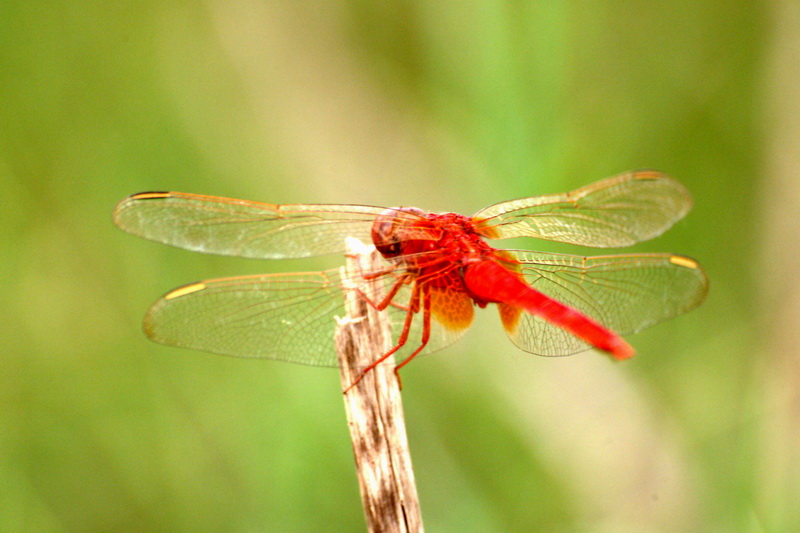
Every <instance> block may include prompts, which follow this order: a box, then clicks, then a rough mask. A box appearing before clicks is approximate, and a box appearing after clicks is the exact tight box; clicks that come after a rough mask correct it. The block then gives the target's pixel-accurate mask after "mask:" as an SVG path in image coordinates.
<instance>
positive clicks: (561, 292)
mask: <svg viewBox="0 0 800 533" xmlns="http://www.w3.org/2000/svg"><path fill="white" fill-rule="evenodd" d="M513 253H514V255H515V258H516V260H517V261H519V262H520V263H521V264H520V272H521V273H522V275H523V277H524V279H525V281H526V282H527V283H528V284H530V285H531V287H533V288H534V289H536V290H538V291H540V292H542V293H544V294H545V295H547V296H549V297H551V298H553V299H555V300H558V301H560V302H562V303H564V304H566V305H568V306H570V307H572V308H573V309H576V310H578V311H580V312H581V313H583V314H585V315H586V316H588V317H590V318H592V319H594V320H596V321H597V322H599V323H600V324H602V325H603V326H605V327H607V328H609V329H611V330H613V331H614V332H616V333H618V334H620V335H627V334H629V333H636V332H638V331H641V330H643V329H645V328H648V327H650V326H652V325H654V324H657V323H659V322H661V321H663V320H667V319H668V318H672V317H674V316H677V315H681V314H683V313H686V312H688V311H690V310H692V309H694V308H695V307H697V306H698V305H700V304H701V303H702V302H703V300H704V299H705V296H706V293H707V292H708V278H707V277H706V275H705V272H704V271H703V269H702V268H701V267H700V265H699V264H698V263H697V262H695V261H694V260H693V259H691V258H688V257H684V256H680V255H672V254H642V255H635V254H630V255H615V256H599V257H579V256H572V255H563V254H544V253H537V252H526V251H514V252H513ZM500 312H501V317H503V324H504V326H505V327H506V331H507V332H508V334H509V336H510V337H511V340H512V341H513V342H514V343H515V344H516V345H517V346H519V347H520V348H522V349H523V350H525V351H528V352H531V353H535V354H538V355H569V354H572V353H577V352H580V351H583V350H586V349H589V348H590V347H591V346H589V345H588V344H586V343H584V342H583V341H581V340H580V339H578V338H576V337H573V336H572V335H570V334H569V333H567V332H566V331H564V330H563V329H561V328H558V327H556V326H553V325H552V324H550V323H548V322H546V321H544V320H542V319H541V318H538V317H535V316H533V315H531V314H528V313H521V314H518V315H515V314H514V313H513V310H511V309H508V308H504V307H502V306H501V309H500ZM509 317H510V318H509Z"/></svg>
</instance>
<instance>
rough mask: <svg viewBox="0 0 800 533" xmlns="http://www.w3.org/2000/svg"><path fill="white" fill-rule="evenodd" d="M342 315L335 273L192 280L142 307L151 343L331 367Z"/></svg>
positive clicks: (338, 283)
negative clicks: (337, 329)
mask: <svg viewBox="0 0 800 533" xmlns="http://www.w3.org/2000/svg"><path fill="white" fill-rule="evenodd" d="M337 315H338V316H344V315H345V313H344V299H343V295H342V289H341V282H340V279H339V273H338V271H337V270H335V269H334V270H330V271H325V272H315V273H297V274H265V275H256V276H242V277H235V278H220V279H214V280H208V281H202V282H198V283H192V284H189V285H185V286H183V287H179V288H177V289H175V290H173V291H170V292H169V293H167V294H166V295H164V296H163V297H162V298H160V299H159V300H158V301H156V302H155V303H154V304H153V305H152V306H151V307H150V309H149V310H148V312H147V314H146V315H145V319H144V331H145V333H146V334H147V336H148V337H150V338H151V339H152V340H154V341H157V342H160V343H162V344H168V345H170V346H178V347H181V348H192V349H195V350H202V351H207V352H212V353H217V354H221V355H230V356H235V357H252V358H266V359H278V360H282V361H289V362H294V363H302V364H308V365H321V366H336V352H335V350H334V345H333V334H334V330H335V328H336V320H335V319H334V317H335V316H337Z"/></svg>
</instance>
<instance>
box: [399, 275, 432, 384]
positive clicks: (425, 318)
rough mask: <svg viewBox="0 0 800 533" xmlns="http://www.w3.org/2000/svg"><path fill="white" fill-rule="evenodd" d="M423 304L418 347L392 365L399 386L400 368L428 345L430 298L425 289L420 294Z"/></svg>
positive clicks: (400, 381)
mask: <svg viewBox="0 0 800 533" xmlns="http://www.w3.org/2000/svg"><path fill="white" fill-rule="evenodd" d="M422 298H423V299H424V304H423V306H422V338H421V339H420V343H419V347H417V349H416V350H414V351H413V352H412V353H411V355H409V356H408V357H406V358H405V359H403V360H402V361H401V362H400V364H399V365H397V366H396V367H394V375H395V376H397V381H398V382H399V383H400V388H401V389H402V388H403V381H402V380H401V379H400V369H401V368H403V367H404V366H406V365H407V364H408V363H409V362H410V361H411V360H412V359H414V358H415V357H416V356H417V355H419V353H420V352H421V351H422V350H423V349H424V348H425V346H427V345H428V340H430V338H431V298H430V295H429V294H428V293H427V291H424V294H423V295H422Z"/></svg>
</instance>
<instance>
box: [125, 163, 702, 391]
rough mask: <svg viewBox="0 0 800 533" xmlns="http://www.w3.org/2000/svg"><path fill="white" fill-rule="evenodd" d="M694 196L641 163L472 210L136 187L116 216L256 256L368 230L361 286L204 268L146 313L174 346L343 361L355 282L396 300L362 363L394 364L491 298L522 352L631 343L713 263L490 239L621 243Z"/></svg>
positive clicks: (620, 350)
mask: <svg viewBox="0 0 800 533" xmlns="http://www.w3.org/2000/svg"><path fill="white" fill-rule="evenodd" d="M691 207H692V199H691V196H690V194H689V192H688V191H687V190H686V189H685V188H684V186H683V185H681V184H680V183H679V182H677V181H676V180H674V179H672V178H670V177H669V176H667V175H665V174H663V173H661V172H658V171H654V170H642V171H633V172H627V173H624V174H620V175H617V176H613V177H610V178H606V179H604V180H601V181H598V182H596V183H593V184H590V185H587V186H584V187H582V188H579V189H577V190H574V191H572V192H568V193H564V194H551V195H544V196H534V197H530V198H522V199H518V200H511V201H507V202H501V203H497V204H494V205H491V206H489V207H486V208H485V209H482V210H480V211H478V212H477V213H475V214H474V215H472V216H471V217H467V216H464V215H460V214H456V213H432V212H427V211H423V210H421V209H418V208H415V207H395V208H385V207H375V206H367V205H347V204H269V203H260V202H253V201H248V200H236V199H231V198H223V197H217V196H204V195H197V194H188V193H181V192H142V193H138V194H134V195H132V196H129V197H128V198H126V199H124V200H122V201H121V202H120V203H119V204H118V205H117V206H116V208H115V210H114V214H113V219H114V222H115V224H116V225H117V226H118V227H119V228H121V229H122V230H124V231H126V232H128V233H131V234H133V235H137V236H139V237H143V238H145V239H150V240H153V241H157V242H160V243H164V244H168V245H171V246H176V247H179V248H184V249H187V250H192V251H196V252H202V253H210V254H221V255H228V256H240V257H249V258H258V259H288V258H303V257H310V256H317V255H325V254H339V253H344V252H345V241H346V239H347V238H356V239H359V240H362V241H364V242H369V243H372V244H373V245H374V246H375V248H376V249H377V250H378V252H379V253H380V256H381V257H382V263H381V265H380V267H378V268H377V269H375V270H374V271H370V272H360V273H358V277H360V281H361V282H362V283H356V284H355V286H354V285H353V284H351V283H348V280H346V279H345V278H344V275H343V274H342V273H341V272H340V269H332V270H325V271H318V272H301V273H280V274H262V275H249V276H238V277H227V278H218V279H210V280H205V281H200V282H195V283H190V284H188V285H184V286H182V287H178V288H176V289H174V290H172V291H170V292H168V293H166V294H165V295H164V296H162V297H161V298H159V299H158V300H157V301H156V302H155V303H154V304H153V305H152V306H151V307H150V309H149V310H148V311H147V313H146V315H145V318H144V324H143V329H144V332H145V334H146V335H147V336H148V337H149V338H150V339H152V340H154V341H157V342H160V343H163V344H167V345H170V346H176V347H182V348H191V349H197V350H202V351H206V352H212V353H217V354H222V355H229V356H237V357H249V358H266V359H276V360H282V361H289V362H294V363H303V364H308V365H320V366H337V364H338V363H337V356H336V352H335V349H334V332H335V328H336V320H335V317H337V316H339V317H341V316H344V315H345V309H344V293H345V292H346V291H349V290H359V291H360V293H359V296H360V297H363V298H364V299H365V300H366V301H367V302H369V304H370V305H372V306H373V307H375V308H377V309H379V310H381V311H382V312H385V313H388V315H389V319H390V322H391V325H392V328H391V329H392V337H393V347H392V348H391V350H389V351H388V352H387V353H384V354H378V355H377V356H376V358H375V361H374V362H373V363H372V364H370V365H369V366H368V367H366V368H365V369H364V370H363V372H362V374H361V377H363V376H364V375H365V374H366V373H367V372H368V371H369V370H371V369H372V368H374V367H375V366H376V365H378V364H380V363H381V362H383V361H384V360H386V359H387V358H389V356H392V355H395V356H398V357H400V358H401V362H400V363H399V364H398V365H397V366H396V367H395V373H397V371H398V370H399V369H400V368H401V367H403V366H404V365H406V364H407V363H408V362H409V361H411V360H412V359H413V358H414V357H416V356H417V355H421V354H426V353H431V352H434V351H437V350H440V349H442V348H444V347H446V346H448V345H450V344H452V343H453V342H455V341H456V340H457V339H459V338H460V337H461V336H462V335H463V334H464V333H465V332H466V330H467V329H468V328H469V326H470V325H471V324H472V322H473V321H474V316H475V308H476V307H477V308H485V307H487V306H489V305H490V304H493V305H495V306H496V307H497V309H498V312H499V315H500V320H501V323H502V326H503V328H504V330H505V332H506V333H507V334H508V336H509V338H510V339H511V341H512V342H513V343H514V344H515V345H516V346H518V347H519V348H521V349H522V350H524V351H526V352H529V353H532V354H536V355H542V356H563V355H571V354H574V353H578V352H582V351H586V350H589V349H590V348H596V349H598V350H600V351H603V352H605V353H607V354H608V355H610V356H611V357H612V358H613V359H620V360H621V359H628V358H630V357H632V356H633V355H634V349H633V348H632V347H631V346H630V345H629V344H628V343H627V342H626V341H625V340H624V339H623V338H622V336H623V335H628V334H631V333H636V332H639V331H641V330H643V329H645V328H647V327H650V326H652V325H654V324H657V323H659V322H661V321H663V320H666V319H669V318H672V317H675V316H677V315H680V314H683V313H686V312H688V311H690V310H692V309H694V308H696V307H697V306H699V305H700V304H701V303H702V302H703V300H704V299H705V296H706V293H707V291H708V278H707V277H706V274H705V272H704V270H703V268H702V267H701V266H700V264H699V263H698V262H697V261H695V260H694V259H692V258H690V257H687V256H684V255H678V254H671V253H643V254H620V255H600V256H593V257H587V256H580V255H569V254H560V253H544V252H536V251H528V250H513V249H501V248H495V247H493V246H492V245H491V244H489V242H488V241H489V240H496V239H508V238H516V237H530V238H534V239H542V240H548V241H557V242H561V243H568V244H572V245H578V246H586V247H595V248H619V247H626V246H630V245H633V244H635V243H638V242H641V241H645V240H648V239H652V238H654V237H657V236H659V235H661V234H662V233H663V232H664V231H666V230H667V229H669V228H670V227H671V226H672V225H673V224H674V223H675V222H676V221H678V220H680V219H681V218H683V217H684V216H685V215H686V213H687V212H688V211H689V210H690V209H691ZM357 281H358V280H357ZM376 282H377V283H376ZM359 286H362V288H360V289H359V288H358V287H359ZM354 287H355V288H354ZM363 287H371V288H363ZM398 377H399V374H398ZM359 379H361V378H360V377H359Z"/></svg>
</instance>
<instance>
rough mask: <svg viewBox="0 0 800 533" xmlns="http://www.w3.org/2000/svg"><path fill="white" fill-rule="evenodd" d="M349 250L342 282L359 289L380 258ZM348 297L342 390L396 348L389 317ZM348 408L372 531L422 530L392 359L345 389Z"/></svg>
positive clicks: (342, 324)
mask: <svg viewBox="0 0 800 533" xmlns="http://www.w3.org/2000/svg"><path fill="white" fill-rule="evenodd" d="M348 250H349V252H348V255H349V257H348V260H347V267H346V269H345V271H344V272H345V276H344V278H345V279H346V280H354V282H355V283H356V286H357V284H358V283H362V282H361V281H358V280H360V277H359V276H358V274H359V273H360V272H370V271H373V270H375V269H376V268H377V265H378V255H377V252H376V251H375V248H374V247H372V246H365V245H364V244H362V243H361V242H360V241H358V240H356V239H348ZM379 281H380V280H373V281H370V282H369V283H377V282H379ZM348 283H349V282H348ZM351 286H353V285H351ZM369 292H370V293H371V294H375V292H372V291H369ZM346 294H347V296H346V302H345V304H346V307H347V317H346V318H344V319H341V320H340V321H339V327H338V328H337V330H336V350H337V353H338V356H339V369H340V374H341V378H342V389H343V390H347V389H348V387H350V386H351V385H352V384H353V383H354V382H355V381H356V380H357V379H358V378H359V376H360V375H361V372H362V370H363V369H364V368H365V367H366V366H368V365H369V364H370V363H372V362H373V361H375V360H376V359H377V358H378V357H380V356H381V355H382V354H384V353H386V352H387V351H389V349H390V348H391V347H392V341H391V326H390V323H389V320H388V317H387V316H386V313H381V312H379V311H378V310H376V309H375V308H373V307H372V306H370V305H368V304H367V302H366V301H365V300H364V299H363V298H362V297H361V296H359V294H358V292H357V291H355V290H349V291H346ZM344 404H345V411H346V412H347V425H348V426H349V428H350V438H351V440H352V442H353V453H354V454H355V461H356V472H357V474H358V482H359V485H360V488H361V501H362V504H363V506H364V514H365V515H366V520H367V527H368V530H369V531H371V532H377V531H380V532H384V531H385V532H398V533H399V532H403V533H406V532H418V531H420V532H421V531H423V528H422V517H421V515H420V511H419V499H418V497H417V488H416V485H415V483H414V471H413V469H412V467H411V455H410V454H409V451H408V441H407V439H406V427H405V419H404V418H403V404H402V401H401V398H400V387H399V383H398V380H397V377H396V376H395V374H394V357H390V358H388V359H387V360H386V361H384V362H383V363H381V364H380V365H378V366H377V367H375V368H374V369H372V370H371V371H369V372H368V373H367V374H366V375H365V376H364V377H363V378H362V379H361V380H360V381H359V382H358V383H356V385H355V386H353V387H352V388H350V389H349V390H347V392H346V393H345V395H344Z"/></svg>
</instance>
